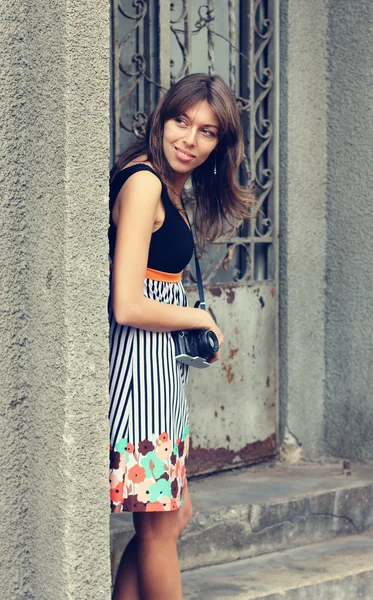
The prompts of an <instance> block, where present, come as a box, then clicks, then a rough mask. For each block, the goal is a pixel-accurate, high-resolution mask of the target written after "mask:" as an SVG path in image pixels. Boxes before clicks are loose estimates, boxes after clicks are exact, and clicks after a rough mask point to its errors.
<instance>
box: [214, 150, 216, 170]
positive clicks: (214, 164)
mask: <svg viewBox="0 0 373 600" xmlns="http://www.w3.org/2000/svg"><path fill="white" fill-rule="evenodd" d="M214 175H216V152H215V163H214Z"/></svg>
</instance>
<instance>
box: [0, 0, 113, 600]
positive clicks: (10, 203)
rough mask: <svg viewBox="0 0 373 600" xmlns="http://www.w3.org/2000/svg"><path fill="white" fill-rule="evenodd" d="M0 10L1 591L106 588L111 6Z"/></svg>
mask: <svg viewBox="0 0 373 600" xmlns="http://www.w3.org/2000/svg"><path fill="white" fill-rule="evenodd" d="M0 19H1V21H2V23H1V26H2V30H4V31H5V32H6V39H5V43H4V46H3V48H2V50H1V53H2V58H3V64H4V73H3V74H4V77H3V81H2V85H1V88H0V100H1V104H2V112H3V113H4V114H5V119H4V124H5V130H4V134H5V135H4V144H3V149H2V153H1V173H2V177H1V180H0V187H1V203H2V208H1V214H2V217H3V221H4V222H3V224H4V232H3V233H2V235H1V237H0V240H1V251H0V261H1V262H0V270H1V279H2V288H1V308H2V312H3V317H4V316H5V319H2V321H1V334H2V340H4V342H3V348H5V353H4V360H2V362H1V374H0V375H1V401H2V405H1V416H0V418H1V421H0V425H1V432H0V463H1V465H2V469H1V490H2V493H1V511H0V512H1V514H0V523H1V540H2V563H1V575H0V577H1V582H2V584H1V587H2V593H1V596H2V597H4V598H7V599H9V600H10V599H14V600H18V599H21V598H22V599H26V598H27V599H33V598H35V599H37V600H64V599H70V598H79V600H83V599H85V598H87V600H88V599H89V600H93V599H100V600H101V599H102V600H108V599H109V598H110V559H109V512H108V489H107V487H108V483H107V468H108V463H107V461H108V453H107V440H108V431H107V406H108V404H107V403H108V400H107V394H108V392H107V376H108V373H107V362H108V357H107V352H108V348H107V330H108V327H107V313H106V302H107V243H106V240H107V238H106V236H107V196H108V164H109V161H108V153H109V14H108V3H107V2H103V1H102V0H99V1H98V2H95V4H94V6H92V5H91V4H88V3H87V2H84V1H83V2H79V3H75V2H74V3H69V2H68V3H62V4H61V3H52V2H49V1H47V0H39V1H38V2H36V1H33V2H32V1H30V2H27V3H21V4H19V3H18V4H17V3H14V2H12V1H11V0H4V3H3V6H2V11H1V16H0Z"/></svg>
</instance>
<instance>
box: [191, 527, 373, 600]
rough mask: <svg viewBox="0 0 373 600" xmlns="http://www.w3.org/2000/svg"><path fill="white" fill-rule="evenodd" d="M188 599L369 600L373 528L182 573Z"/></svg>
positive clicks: (372, 592) (371, 594)
mask: <svg viewBox="0 0 373 600" xmlns="http://www.w3.org/2000/svg"><path fill="white" fill-rule="evenodd" d="M182 579H183V599H184V600H202V598H203V600H233V599H234V600H259V599H260V600H358V599H359V598H360V599H364V600H371V599H372V598H373V533H364V534H360V535H355V536H346V537H340V538H337V539H334V540H328V541H326V542H322V543H320V544H312V545H308V546H302V547H300V548H295V549H292V550H283V551H281V552H275V553H272V554H268V555H266V556H258V557H256V558H252V559H242V560H237V561H234V562H230V563H225V564H222V565H217V566H210V567H203V568H201V569H194V570H191V571H186V572H184V573H183V574H182Z"/></svg>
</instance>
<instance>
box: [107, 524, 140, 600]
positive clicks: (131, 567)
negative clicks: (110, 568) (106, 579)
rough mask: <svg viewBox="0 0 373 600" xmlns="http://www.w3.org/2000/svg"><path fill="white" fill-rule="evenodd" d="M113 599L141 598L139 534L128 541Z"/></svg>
mask: <svg viewBox="0 0 373 600" xmlns="http://www.w3.org/2000/svg"><path fill="white" fill-rule="evenodd" d="M112 600H141V596H140V592H139V583H138V567H137V536H136V535H134V536H133V538H132V539H131V540H130V541H129V542H128V544H127V546H126V548H125V550H124V552H123V554H122V558H121V559H120V563H119V566H118V570H117V574H116V577H115V584H114V590H113V595H112Z"/></svg>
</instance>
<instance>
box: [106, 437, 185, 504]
mask: <svg viewBox="0 0 373 600" xmlns="http://www.w3.org/2000/svg"><path fill="white" fill-rule="evenodd" d="M150 437H151V439H148V440H142V441H141V442H139V444H138V446H137V448H135V446H134V444H131V443H130V442H128V439H127V438H122V439H120V440H118V441H117V443H116V444H115V446H114V448H112V447H110V478H109V481H110V500H111V511H112V512H114V513H119V512H122V511H129V512H148V511H153V512H154V511H156V512H160V511H169V510H176V509H178V508H180V506H181V505H182V503H183V490H184V488H185V486H186V474H185V461H186V458H187V456H188V451H189V427H188V426H185V427H184V430H183V434H182V437H181V439H180V438H177V439H176V440H175V441H174V442H173V441H172V440H171V439H170V437H169V435H168V433H166V432H163V433H161V434H160V435H159V436H156V435H154V436H150Z"/></svg>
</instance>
